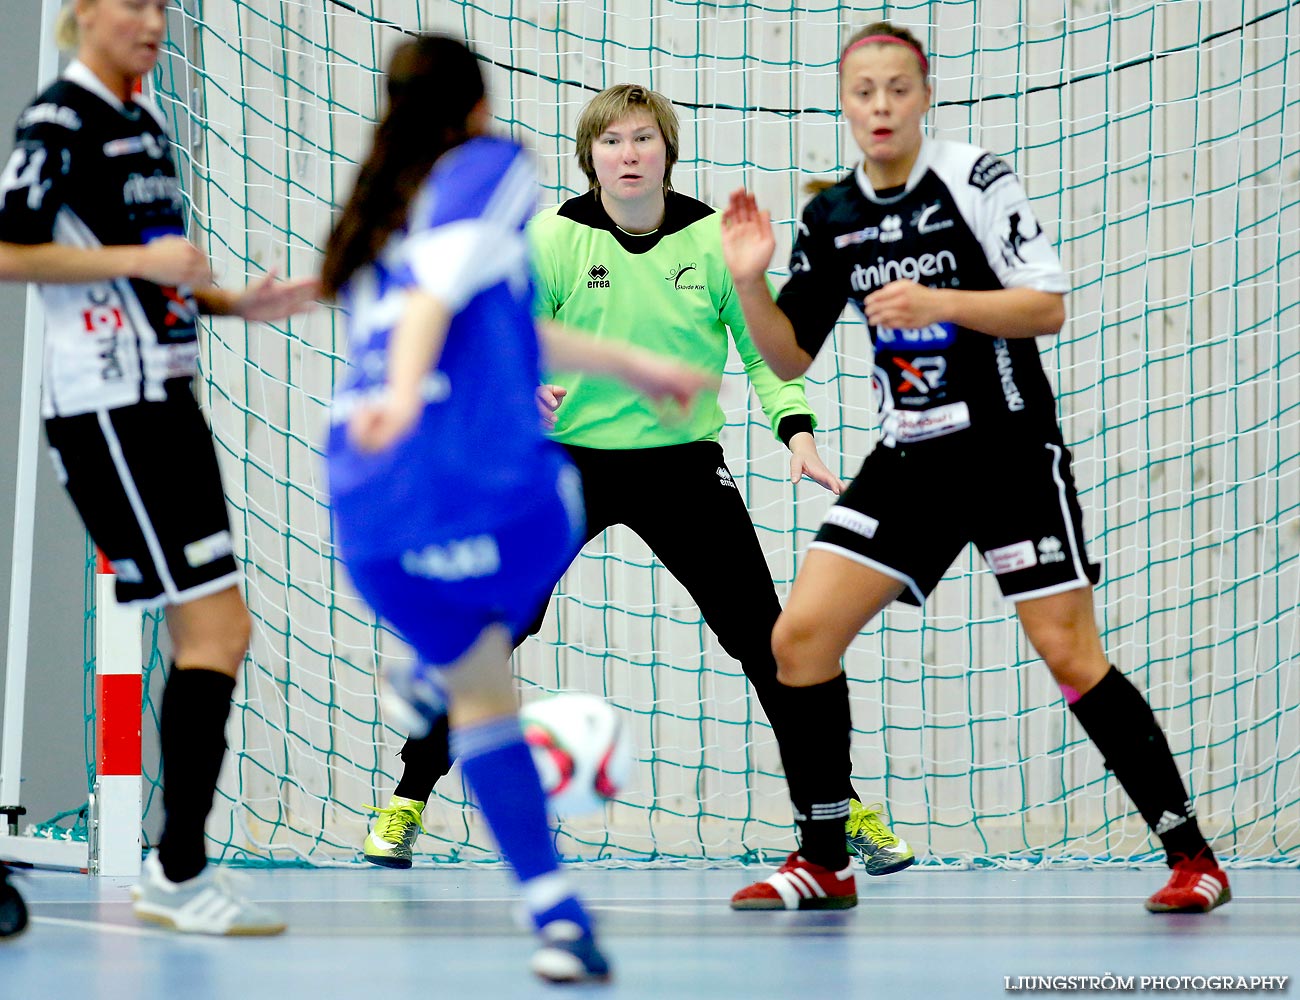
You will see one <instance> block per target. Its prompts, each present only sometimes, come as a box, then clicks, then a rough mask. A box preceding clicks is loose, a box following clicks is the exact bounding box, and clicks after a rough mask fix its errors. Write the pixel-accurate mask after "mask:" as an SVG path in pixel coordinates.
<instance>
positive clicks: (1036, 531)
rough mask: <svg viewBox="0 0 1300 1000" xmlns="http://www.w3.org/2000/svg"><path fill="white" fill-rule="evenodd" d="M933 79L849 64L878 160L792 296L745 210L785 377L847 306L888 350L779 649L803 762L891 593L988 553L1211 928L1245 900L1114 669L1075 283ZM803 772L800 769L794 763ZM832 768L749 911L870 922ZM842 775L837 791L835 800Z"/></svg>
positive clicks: (860, 40)
mask: <svg viewBox="0 0 1300 1000" xmlns="http://www.w3.org/2000/svg"><path fill="white" fill-rule="evenodd" d="M927 76H928V64H927V60H926V57H925V53H924V51H923V50H922V48H921V46H920V44H919V42H917V40H916V39H915V38H914V37H913V36H912V35H911V33H910V32H907V31H905V30H903V29H898V28H895V27H893V26H892V25H889V24H887V23H879V24H874V25H871V26H870V27H868V28H865V29H863V30H862V31H860V32H858V33H857V34H856V35H854V37H853V38H852V39H850V41H849V43H848V44H847V45H846V46H845V48H844V50H843V52H842V53H841V58H840V97H841V102H842V105H843V110H844V116H845V118H846V119H847V120H848V122H849V124H850V127H851V129H852V133H853V138H854V140H855V141H856V142H857V144H858V146H859V148H860V149H861V150H862V152H863V154H864V160H863V163H862V164H861V165H860V166H859V167H858V168H857V169H855V170H854V171H853V172H852V174H850V175H849V176H848V177H846V178H844V180H842V181H841V182H840V183H838V184H836V185H834V186H833V187H831V188H829V189H827V190H826V191H824V192H823V193H822V194H821V195H820V196H819V197H817V198H816V199H814V200H813V201H812V203H810V204H809V205H808V207H807V209H806V210H805V211H804V214H803V220H802V223H801V225H800V227H799V231H798V236H797V238H796V240H795V245H794V248H793V251H792V257H791V261H790V271H791V276H790V280H789V282H788V283H787V284H786V285H785V287H784V288H783V289H782V291H781V293H780V295H779V297H778V299H777V301H776V302H775V303H774V302H772V300H771V298H770V297H769V296H767V295H766V294H760V289H764V287H765V286H764V282H763V278H764V273H765V271H766V268H767V266H768V263H769V262H770V260H771V256H772V253H773V251H774V249H775V240H774V238H773V235H772V228H771V222H770V219H769V218H768V216H767V213H765V212H760V211H759V209H758V206H757V204H756V203H755V201H754V198H753V196H752V195H750V194H748V193H746V192H744V191H738V192H736V193H735V194H733V195H732V198H731V202H730V204H729V206H728V210H727V212H726V213H725V215H724V222H723V252H724V254H725V256H726V259H727V265H728V267H729V268H730V270H731V272H732V276H733V279H734V281H735V286H736V289H737V291H738V292H739V294H740V297H741V303H742V307H743V309H744V313H745V319H746V321H747V323H748V326H749V330H750V334H751V336H752V337H753V338H754V342H755V343H756V344H757V345H758V347H759V350H760V351H761V352H762V354H763V355H764V357H765V358H766V359H767V361H768V363H769V364H770V365H771V367H772V369H773V371H775V372H776V373H777V374H778V375H779V376H780V377H782V378H792V377H794V376H796V375H800V374H802V373H803V372H804V371H805V370H806V369H807V368H808V366H809V365H810V364H811V363H812V359H813V358H814V357H815V356H816V354H817V352H818V350H819V349H820V348H821V346H822V344H823V343H824V341H825V340H826V338H827V336H828V335H829V334H830V331H831V329H832V327H833V326H834V325H835V323H836V321H837V320H838V319H839V316H840V314H841V312H842V311H843V308H844V305H845V303H846V302H847V303H848V304H849V305H851V306H853V307H854V309H855V310H856V311H857V312H858V313H859V314H860V315H861V316H862V317H863V319H864V321H865V322H866V324H867V327H868V329H869V330H870V332H871V338H872V342H873V345H874V348H875V372H874V380H875V388H876V391H877V393H878V399H879V404H880V430H881V441H880V446H879V447H877V448H876V449H875V450H874V451H873V452H872V453H871V454H870V455H869V456H868V457H867V459H866V461H865V462H864V463H863V466H862V471H861V472H860V473H859V475H858V476H857V478H856V479H855V480H854V481H853V483H852V485H851V486H850V487H849V489H848V490H847V491H846V492H845V493H844V495H843V496H842V497H841V498H840V500H839V502H838V503H837V504H836V506H835V507H834V508H832V510H831V511H830V513H829V514H828V515H827V517H826V520H825V522H824V523H823V525H822V528H821V530H820V531H819V532H818V535H817V538H816V540H815V541H814V542H813V543H812V546H811V549H812V550H811V551H810V552H809V553H808V556H807V559H806V561H805V562H804V564H803V566H802V568H801V569H800V571H799V574H798V577H797V578H796V580H795V583H794V587H793V589H792V591H791V594H790V599H789V601H788V603H787V604H786V608H785V611H784V612H783V613H782V615H781V617H780V619H779V620H778V622H777V625H776V629H775V631H774V633H773V638H772V643H773V650H774V652H775V654H776V659H777V664H778V668H779V674H778V677H779V680H780V682H781V683H782V684H784V685H787V686H788V687H789V694H790V699H791V706H792V709H791V710H792V711H793V710H794V708H793V706H795V705H798V706H799V711H800V712H801V714H802V718H803V719H804V720H805V727H806V731H805V734H804V735H805V739H804V740H803V741H802V746H804V748H805V750H806V752H807V753H809V754H810V755H819V757H820V759H821V760H823V761H837V762H838V761H842V760H845V759H846V754H845V752H844V748H845V742H846V741H847V740H848V739H849V734H850V730H851V726H850V720H849V703H848V688H847V683H846V679H845V677H844V674H843V672H842V670H841V667H840V658H841V656H842V655H843V653H844V651H845V650H846V649H847V648H848V646H849V643H850V642H851V641H852V640H853V638H854V637H855V636H856V635H857V634H858V632H859V631H860V630H861V629H862V628H863V627H864V626H865V625H866V624H867V622H869V621H870V620H871V619H873V618H874V617H875V616H876V615H877V614H879V613H880V612H881V611H883V610H884V609H885V607H887V606H888V605H889V604H890V603H891V602H892V601H894V600H901V601H904V602H906V603H910V604H914V605H920V604H921V603H922V601H924V599H925V597H926V596H927V595H928V594H929V593H930V591H931V590H932V589H933V588H934V587H935V585H936V584H937V583H938V582H939V580H940V578H941V577H942V576H943V574H944V572H945V571H946V570H947V568H948V566H949V565H950V564H951V563H952V561H953V559H954V558H955V557H956V556H957V555H958V553H959V552H960V551H961V550H962V549H963V548H964V547H965V546H966V544H967V543H969V542H973V543H974V544H975V545H977V546H978V547H979V549H980V552H981V553H982V554H983V556H984V559H985V562H986V563H988V565H989V568H990V569H991V570H993V572H994V574H995V575H996V577H997V580H998V584H999V586H1000V587H1001V588H1002V593H1003V594H1004V595H1005V596H1006V597H1007V598H1008V599H1009V600H1012V601H1014V602H1016V611H1017V614H1018V616H1019V618H1020V622H1021V625H1022V626H1023V627H1024V630H1025V634H1026V636H1027V637H1028V638H1029V641H1030V642H1031V643H1032V644H1033V646H1034V648H1035V649H1036V650H1037V651H1038V654H1039V655H1040V656H1041V657H1042V658H1043V659H1044V661H1045V662H1046V663H1047V666H1048V668H1049V669H1050V670H1051V672H1052V675H1053V677H1054V678H1055V679H1056V681H1057V682H1058V684H1059V685H1060V686H1061V690H1062V692H1063V694H1064V695H1065V698H1066V701H1067V702H1068V703H1069V705H1070V708H1071V710H1072V711H1073V712H1074V714H1075V716H1076V718H1077V719H1078V720H1079V722H1080V724H1081V725H1082V726H1083V728H1084V729H1085V731H1086V732H1087V733H1088V735H1089V736H1090V737H1091V738H1092V740H1093V742H1094V743H1096V745H1097V747H1098V749H1099V750H1100V751H1101V753H1102V755H1103V757H1104V758H1105V761H1106V763H1107V766H1109V767H1111V768H1113V769H1114V771H1115V773H1116V776H1117V777H1118V778H1119V780H1120V782H1121V784H1123V786H1124V788H1125V789H1126V790H1127V791H1128V793H1129V795H1130V796H1131V797H1132V799H1133V800H1134V802H1135V803H1136V805H1137V806H1138V809H1139V810H1140V811H1141V813H1142V816H1143V818H1145V819H1146V821H1147V823H1148V824H1149V825H1150V827H1151V829H1152V830H1153V831H1154V832H1155V833H1156V834H1157V835H1158V836H1159V837H1160V839H1161V841H1162V842H1163V845H1164V847H1165V850H1166V853H1167V855H1168V859H1169V864H1170V866H1171V867H1172V868H1173V874H1172V876H1171V878H1170V880H1169V883H1168V885H1166V886H1165V887H1164V888H1163V889H1162V890H1161V891H1160V892H1158V893H1156V894H1155V895H1154V896H1152V897H1151V899H1149V900H1148V901H1147V908H1148V909H1150V910H1153V911H1159V912H1167V911H1172V910H1178V911H1197V912H1205V911H1208V910H1210V909H1212V908H1214V907H1215V906H1218V905H1219V904H1221V903H1224V902H1227V900H1228V899H1229V898H1230V893H1229V889H1228V882H1227V877H1226V876H1225V875H1224V873H1223V872H1222V871H1221V870H1220V868H1219V866H1218V863H1217V861H1216V860H1215V858H1214V855H1213V853H1212V852H1211V851H1210V848H1209V846H1208V845H1207V844H1206V842H1205V839H1204V838H1203V837H1202V835H1201V832H1200V830H1199V828H1198V826H1197V823H1196V819H1195V814H1194V812H1193V810H1192V806H1191V802H1190V801H1189V799H1188V795H1187V791H1186V788H1185V786H1184V784H1183V781H1182V777H1181V775H1180V774H1179V773H1178V769H1177V767H1176V765H1175V763H1174V760H1173V757H1172V755H1171V753H1170V751H1169V746H1168V744H1167V742H1166V741H1165V737H1164V735H1163V733H1162V732H1161V731H1160V728H1159V726H1158V724H1157V723H1156V720H1155V717H1154V715H1153V714H1152V712H1151V709H1150V707H1149V706H1148V704H1147V702H1146V699H1145V698H1144V697H1143V696H1142V695H1141V694H1140V693H1139V692H1138V690H1137V689H1136V688H1134V687H1133V685H1132V684H1131V683H1129V681H1128V680H1127V679H1126V678H1125V677H1124V676H1123V675H1122V674H1121V673H1120V672H1119V671H1118V670H1116V669H1115V668H1114V667H1112V666H1111V665H1110V664H1109V663H1108V661H1107V658H1106V654H1105V652H1104V651H1103V649H1102V645H1101V640H1100V637H1099V635H1098V632H1097V627H1096V623H1095V618H1094V612H1093V598H1092V587H1093V585H1094V584H1095V583H1096V582H1097V580H1098V569H1097V567H1096V566H1095V565H1094V564H1093V563H1091V562H1090V561H1089V559H1088V556H1087V553H1086V551H1085V548H1084V537H1083V526H1082V518H1081V515H1080V510H1079V503H1078V499H1077V496H1076V493H1075V487H1074V481H1073V478H1072V476H1071V472H1070V455H1069V452H1068V451H1067V450H1066V448H1065V445H1064V443H1063V441H1062V438H1061V433H1060V429H1059V427H1058V426H1057V422H1056V415H1055V401H1054V398H1053V395H1052V390H1051V388H1050V386H1049V385H1048V382H1047V378H1046V376H1045V375H1044V373H1043V368H1042V364H1041V362H1040V360H1039V355H1038V349H1037V346H1036V345H1035V343H1034V338H1035V337H1038V336H1053V335H1055V334H1056V333H1058V332H1059V331H1060V328H1061V325H1062V324H1063V323H1064V321H1065V307H1064V295H1065V293H1066V292H1067V291H1068V290H1069V283H1068V281H1067V278H1066V276H1065V273H1064V272H1063V270H1062V268H1061V265H1060V262H1059V261H1058V259H1057V257H1056V254H1055V251H1054V250H1053V247H1052V244H1051V243H1050V241H1049V240H1048V238H1047V236H1046V234H1045V233H1044V231H1043V229H1042V227H1041V225H1039V223H1038V221H1037V220H1036V219H1035V217H1034V213H1033V211H1032V210H1031V208H1030V205H1029V201H1028V199H1027V197H1026V195H1025V192H1024V189H1023V187H1022V186H1021V184H1020V181H1019V179H1018V178H1017V177H1016V176H1015V174H1014V173H1013V171H1012V170H1011V168H1010V167H1009V166H1008V165H1007V164H1006V163H1005V162H1004V161H1002V160H1000V159H998V158H997V157H995V156H993V155H992V154H990V153H987V152H985V151H983V150H981V149H978V148H976V147H974V146H969V145H965V144H961V143H954V142H945V141H939V140H934V139H929V138H928V137H926V136H925V135H924V133H923V132H922V128H921V123H922V119H923V117H924V115H925V113H926V111H927V110H929V106H930V96H931V92H930V87H929V83H928V79H927ZM787 770H789V769H787ZM833 770H834V769H833V768H832V769H829V770H828V769H827V768H825V767H821V768H816V767H812V768H802V769H800V770H799V773H802V774H806V775H809V776H811V777H812V778H813V780H810V781H808V782H806V783H805V784H806V787H799V788H796V787H794V785H793V784H792V786H791V789H790V792H791V798H792V800H793V802H794V806H795V813H796V819H798V820H799V826H800V833H801V846H800V848H799V850H798V851H796V852H795V853H794V854H792V855H791V856H790V858H789V860H788V861H787V862H786V864H785V865H784V866H783V867H782V868H781V870H780V871H778V872H777V873H776V874H775V875H773V876H772V877H771V878H769V879H767V880H765V881H762V882H759V883H756V884H755V885H752V886H749V887H747V888H745V889H742V890H741V891H740V892H738V893H737V894H736V895H735V897H733V900H732V905H733V907H735V908H737V909H784V908H791V909H793V908H810V907H821V906H851V905H853V903H854V902H855V901H856V895H855V894H854V889H853V885H852V875H851V872H850V870H849V868H848V867H847V859H846V857H845V855H844V848H843V842H842V840H840V839H837V838H836V837H835V836H834V835H833V833H832V831H833V830H835V829H837V824H838V823H840V822H842V819H841V818H840V817H841V815H842V813H843V810H844V808H845V806H846V804H845V803H842V802H839V801H837V800H836V799H835V795H834V792H835V789H836V788H838V787H840V786H839V785H837V784H835V783H834V782H835V781H836V780H837V776H836V775H835V774H834V773H833ZM821 782H825V784H824V785H823V784H821Z"/></svg>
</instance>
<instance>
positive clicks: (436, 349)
mask: <svg viewBox="0 0 1300 1000" xmlns="http://www.w3.org/2000/svg"><path fill="white" fill-rule="evenodd" d="M451 318H452V312H451V309H450V308H449V307H448V306H447V304H446V303H445V302H443V301H442V300H441V299H437V298H434V297H433V296H432V295H430V294H429V293H428V292H423V291H419V290H418V289H417V290H414V291H411V292H410V293H408V294H407V296H406V304H405V306H404V307H403V309H402V318H401V319H400V320H398V322H397V326H396V328H395V329H394V330H393V336H392V339H391V340H390V341H389V346H388V386H387V391H386V392H385V393H384V395H383V397H382V398H381V399H378V400H376V401H374V402H371V403H363V404H360V405H358V406H357V408H356V409H355V410H354V411H353V413H352V417H351V419H350V420H349V421H348V437H349V438H351V440H352V442H353V444H355V445H356V446H357V447H358V448H360V449H361V450H362V451H371V452H374V451H381V450H383V449H384V448H388V447H390V446H391V445H393V444H394V443H396V442H397V441H399V440H400V439H402V438H403V437H405V436H406V435H407V434H409V433H411V430H412V429H413V428H414V427H415V424H416V422H417V421H418V420H419V419H420V413H421V411H422V410H423V409H424V403H425V397H424V385H425V378H426V377H427V376H428V374H429V372H430V371H431V370H432V369H433V367H434V365H436V364H437V363H438V359H439V358H440V357H442V348H443V345H444V344H446V342H447V331H448V329H450V327H451Z"/></svg>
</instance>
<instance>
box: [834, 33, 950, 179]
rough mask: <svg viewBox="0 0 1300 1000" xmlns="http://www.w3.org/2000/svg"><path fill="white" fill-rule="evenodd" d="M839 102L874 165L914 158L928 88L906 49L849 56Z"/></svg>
mask: <svg viewBox="0 0 1300 1000" xmlns="http://www.w3.org/2000/svg"><path fill="white" fill-rule="evenodd" d="M840 103H841V106H842V107H843V109H844V117H845V118H846V119H847V120H848V123H849V128H850V129H851V130H852V132H853V141H854V142H856V143H857V144H858V148H859V149H861V150H862V153H863V155H864V156H866V158H867V160H868V161H869V162H870V163H875V164H879V165H881V166H885V165H894V164H896V165H900V166H901V165H903V164H909V165H910V164H911V163H912V162H913V161H914V160H915V159H916V154H917V152H918V151H919V150H920V148H921V122H922V121H923V120H924V118H925V113H926V112H927V111H929V110H930V87H929V84H927V83H926V80H925V76H924V74H923V73H922V72H921V66H920V63H919V62H918V60H917V57H916V54H915V53H914V52H912V51H911V50H910V49H909V48H908V47H906V46H903V45H889V44H880V45H870V44H869V45H864V46H862V47H861V48H859V49H855V50H854V51H852V52H850V53H849V54H848V56H846V57H845V60H844V65H843V67H842V69H841V77H840Z"/></svg>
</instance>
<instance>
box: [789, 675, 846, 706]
mask: <svg viewBox="0 0 1300 1000" xmlns="http://www.w3.org/2000/svg"><path fill="white" fill-rule="evenodd" d="M776 683H777V687H778V688H779V689H780V692H781V695H782V696H783V697H785V698H791V699H794V700H796V701H798V702H800V703H801V705H800V707H801V708H804V709H805V710H807V711H817V710H827V709H831V708H834V707H835V706H837V705H840V704H847V703H848V697H849V677H848V674H846V673H844V672H843V671H840V673H838V674H837V675H836V676H834V677H832V678H831V679H830V680H828V681H822V682H821V683H820V684H810V685H808V686H807V687H794V686H792V685H790V684H782V683H781V682H780V681H777V682H776Z"/></svg>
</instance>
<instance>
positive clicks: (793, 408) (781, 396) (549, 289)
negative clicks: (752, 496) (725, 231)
mask: <svg viewBox="0 0 1300 1000" xmlns="http://www.w3.org/2000/svg"><path fill="white" fill-rule="evenodd" d="M528 235H529V240H530V242H531V244H532V253H533V266H534V268H535V272H536V274H535V276H536V280H537V312H538V315H539V316H540V317H542V318H547V319H552V318H553V319H555V320H556V321H558V322H560V323H563V324H564V325H565V326H568V327H571V328H573V329H575V330H578V331H581V332H582V333H585V334H587V335H589V336H591V337H593V338H595V339H597V340H605V341H613V342H617V343H626V344H635V345H636V346H638V347H642V348H645V349H646V350H649V351H653V352H655V353H656V354H661V355H664V356H665V357H670V358H674V359H676V360H678V361H681V362H683V363H685V364H688V365H691V366H693V367H695V368H699V369H702V370H704V371H710V372H717V374H718V375H719V377H721V375H722V372H723V368H724V367H725V366H726V363H727V330H728V328H730V330H731V337H732V339H733V340H735V342H736V350H737V351H738V352H739V354H740V357H741V360H742V361H743V362H744V365H745V372H746V374H747V375H748V376H749V381H750V383H751V384H752V385H753V387H754V391H755V392H757V393H758V399H759V402H760V403H761V404H762V407H763V411H764V412H765V413H766V414H767V419H768V422H769V423H770V424H771V426H772V428H773V431H774V432H775V433H777V434H778V436H780V437H782V438H783V439H784V440H786V441H787V442H788V441H789V439H790V436H791V434H792V433H795V432H797V431H799V430H809V431H810V430H812V428H813V426H815V419H814V418H813V415H812V411H811V410H810V409H809V407H808V400H807V397H806V396H805V394H804V386H803V379H794V380H792V381H790V382H782V381H781V380H780V379H779V378H777V377H776V375H774V374H773V373H772V370H771V369H770V368H768V366H767V364H766V363H765V362H764V361H763V358H762V356H761V355H760V354H759V353H758V349H757V348H756V347H755V346H754V344H753V342H752V341H751V340H750V339H749V335H748V334H747V333H746V331H745V319H744V316H743V315H742V313H741V311H740V301H739V298H738V297H737V295H736V291H735V289H734V288H733V287H732V284H731V275H730V274H729V273H728V271H727V267H726V264H724V263H723V260H722V235H721V217H720V216H719V215H718V214H717V213H716V212H714V211H713V209H711V208H709V206H707V205H705V204H704V203H703V202H700V201H696V200H695V199H694V198H688V197H686V196H685V195H680V194H676V193H674V192H669V193H668V195H667V199H666V203H665V211H664V220H663V224H662V225H660V227H659V228H658V229H657V230H655V231H654V232H653V233H647V234H645V235H642V236H637V235H632V234H629V233H626V232H624V231H623V230H621V229H619V228H618V226H616V225H615V224H614V222H613V220H611V219H610V217H609V215H608V214H606V212H605V210H604V208H603V207H602V206H601V204H600V199H599V197H598V196H597V195H596V193H595V192H589V193H587V194H585V195H581V196H579V197H577V198H570V199H569V200H568V201H566V202H564V204H562V205H560V206H558V207H556V208H551V209H547V210H545V211H543V212H541V213H539V214H538V215H537V216H536V217H534V219H533V220H532V221H531V222H530V223H529V225H528ZM546 377H547V379H548V381H551V382H554V383H555V384H557V385H561V386H564V388H566V389H567V390H568V395H566V396H565V397H564V401H563V402H562V403H561V405H560V408H559V409H558V410H557V411H556V418H557V419H556V424H555V430H554V432H553V437H554V438H555V439H556V440H557V441H560V442H563V443H564V444H571V445H577V446H579V447H584V448H605V449H628V448H656V447H662V446H666V445H678V444H689V443H690V442H693V441H706V440H716V439H717V437H718V432H719V431H720V430H721V429H722V423H723V413H722V407H721V405H720V404H719V403H718V397H717V393H703V394H701V396H700V397H699V398H697V399H696V401H695V404H694V405H693V406H692V408H691V409H690V411H689V412H688V413H685V414H680V413H677V414H674V413H668V414H667V415H665V412H664V411H662V410H661V409H660V408H659V407H658V406H656V404H655V403H654V402H652V401H651V400H649V399H647V398H646V397H644V396H642V395H640V394H639V393H638V392H636V391H635V390H634V389H630V388H628V387H626V386H625V385H623V384H622V383H621V382H617V381H615V380H614V379H612V378H608V377H603V376H598V375H588V374H581V373H576V372H567V371H552V372H548V373H547V376H546ZM787 418H789V419H787ZM783 424H784V426H783Z"/></svg>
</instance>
